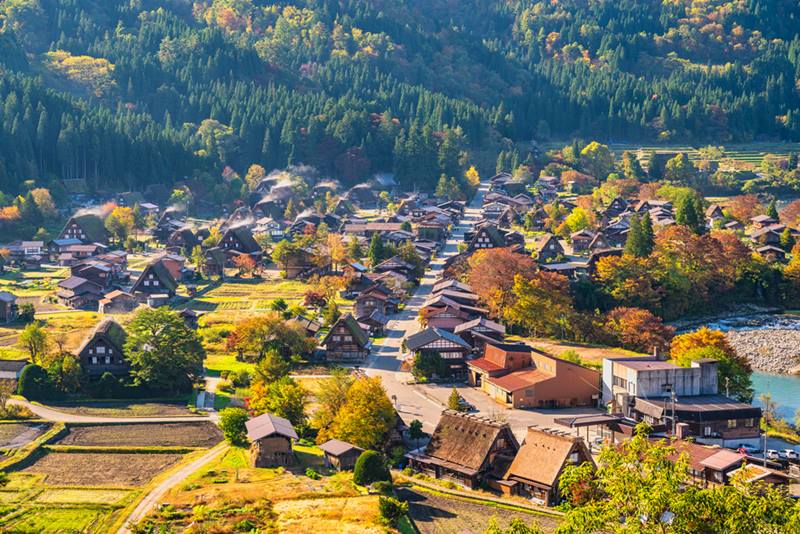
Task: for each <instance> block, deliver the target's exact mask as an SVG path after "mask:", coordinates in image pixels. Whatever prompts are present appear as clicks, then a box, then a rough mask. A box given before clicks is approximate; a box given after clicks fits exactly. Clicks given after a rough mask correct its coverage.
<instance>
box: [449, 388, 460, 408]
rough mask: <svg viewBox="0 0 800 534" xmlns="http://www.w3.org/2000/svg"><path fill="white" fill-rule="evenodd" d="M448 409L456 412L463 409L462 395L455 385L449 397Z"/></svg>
mask: <svg viewBox="0 0 800 534" xmlns="http://www.w3.org/2000/svg"><path fill="white" fill-rule="evenodd" d="M447 409H448V410H455V411H456V412H460V411H461V395H459V394H458V390H457V389H456V388H455V386H453V391H451V392H450V396H449V397H448V398H447Z"/></svg>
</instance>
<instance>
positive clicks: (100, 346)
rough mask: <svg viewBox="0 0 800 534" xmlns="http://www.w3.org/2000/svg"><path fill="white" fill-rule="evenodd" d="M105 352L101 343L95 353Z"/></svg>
mask: <svg viewBox="0 0 800 534" xmlns="http://www.w3.org/2000/svg"><path fill="white" fill-rule="evenodd" d="M105 353H106V348H105V347H104V346H103V345H98V346H97V354H105Z"/></svg>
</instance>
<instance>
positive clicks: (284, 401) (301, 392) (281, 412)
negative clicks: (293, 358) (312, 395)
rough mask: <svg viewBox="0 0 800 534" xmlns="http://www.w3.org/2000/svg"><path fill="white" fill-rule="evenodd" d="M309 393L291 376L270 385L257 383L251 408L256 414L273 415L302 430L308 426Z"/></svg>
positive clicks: (254, 387)
mask: <svg viewBox="0 0 800 534" xmlns="http://www.w3.org/2000/svg"><path fill="white" fill-rule="evenodd" d="M307 404H308V392H307V391H306V389H305V388H304V387H303V386H302V385H300V384H298V383H297V382H296V381H295V380H294V379H292V378H291V377H289V376H284V377H282V378H279V379H278V380H276V381H275V382H270V383H269V384H267V383H264V382H257V383H256V384H255V385H254V386H253V388H252V394H251V396H250V401H249V407H250V410H252V411H253V413H255V414H262V413H271V414H272V415H277V416H278V417H284V418H286V419H288V420H289V421H291V423H292V425H294V426H295V427H298V428H300V429H303V428H305V426H306V413H305V412H306V405H307Z"/></svg>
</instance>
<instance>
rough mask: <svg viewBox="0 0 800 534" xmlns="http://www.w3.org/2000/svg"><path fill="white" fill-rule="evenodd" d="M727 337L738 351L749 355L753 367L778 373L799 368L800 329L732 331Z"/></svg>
mask: <svg viewBox="0 0 800 534" xmlns="http://www.w3.org/2000/svg"><path fill="white" fill-rule="evenodd" d="M726 336H727V338H728V342H729V343H730V344H731V345H732V346H733V348H734V349H736V352H737V353H738V354H739V355H741V356H744V357H745V358H747V360H748V361H749V362H750V365H752V366H753V369H756V370H759V371H764V372H767V373H779V374H788V373H797V372H798V371H800V330H797V329H792V328H763V329H757V330H729V331H728V332H727V333H726Z"/></svg>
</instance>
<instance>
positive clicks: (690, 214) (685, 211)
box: [675, 195, 703, 234]
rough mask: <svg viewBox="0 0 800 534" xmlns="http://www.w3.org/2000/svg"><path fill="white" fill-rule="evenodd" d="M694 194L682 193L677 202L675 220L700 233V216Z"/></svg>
mask: <svg viewBox="0 0 800 534" xmlns="http://www.w3.org/2000/svg"><path fill="white" fill-rule="evenodd" d="M698 200H699V199H697V198H696V197H695V196H694V195H684V196H683V197H681V199H680V200H679V202H678V209H677V212H676V214H675V222H677V223H678V224H682V225H684V226H686V227H688V228H690V229H691V230H692V231H693V232H694V233H696V234H700V233H702V230H703V229H702V217H701V215H700V213H699V211H698V204H699V202H698Z"/></svg>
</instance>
